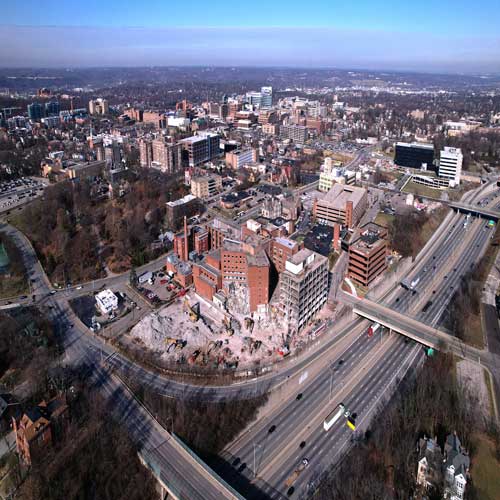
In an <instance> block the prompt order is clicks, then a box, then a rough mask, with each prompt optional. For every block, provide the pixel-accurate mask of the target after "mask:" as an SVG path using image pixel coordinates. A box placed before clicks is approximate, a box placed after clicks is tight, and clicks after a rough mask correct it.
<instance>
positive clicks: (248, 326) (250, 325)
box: [245, 318, 255, 333]
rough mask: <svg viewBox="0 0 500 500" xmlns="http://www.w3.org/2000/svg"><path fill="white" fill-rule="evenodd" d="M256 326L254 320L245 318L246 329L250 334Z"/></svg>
mask: <svg viewBox="0 0 500 500" xmlns="http://www.w3.org/2000/svg"><path fill="white" fill-rule="evenodd" d="M254 325H255V321H254V320H253V319H252V318H245V328H246V329H247V330H250V333H252V331H253V327H254Z"/></svg>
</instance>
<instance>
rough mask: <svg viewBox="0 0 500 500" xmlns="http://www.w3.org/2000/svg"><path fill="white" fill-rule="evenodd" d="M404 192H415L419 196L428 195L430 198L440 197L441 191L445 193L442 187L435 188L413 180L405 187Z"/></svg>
mask: <svg viewBox="0 0 500 500" xmlns="http://www.w3.org/2000/svg"><path fill="white" fill-rule="evenodd" d="M403 193H413V194H415V195H417V196H428V197H430V198H437V199H440V198H441V193H443V191H442V190H441V189H433V188H430V187H428V186H423V185H422V184H417V183H415V182H413V181H410V182H408V183H407V184H406V186H405V187H404V189H403Z"/></svg>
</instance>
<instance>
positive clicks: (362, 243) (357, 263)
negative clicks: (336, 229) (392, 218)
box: [347, 222, 387, 287]
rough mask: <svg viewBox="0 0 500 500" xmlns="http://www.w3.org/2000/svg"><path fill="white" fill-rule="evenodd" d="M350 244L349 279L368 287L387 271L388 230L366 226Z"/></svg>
mask: <svg viewBox="0 0 500 500" xmlns="http://www.w3.org/2000/svg"><path fill="white" fill-rule="evenodd" d="M359 231H360V232H359V235H356V234H355V235H354V238H353V240H352V241H350V242H349V263H348V268H347V275H348V276H349V278H351V279H353V280H354V281H356V282H358V283H360V284H361V285H363V286H365V287H367V286H369V285H370V284H371V283H372V282H373V280H375V278H376V277H377V276H379V275H380V274H382V273H383V272H384V271H385V270H386V269H387V229H386V228H385V227H382V226H379V225H378V224H375V223H374V222H369V223H368V224H365V225H364V226H363V227H361V228H360V230H359Z"/></svg>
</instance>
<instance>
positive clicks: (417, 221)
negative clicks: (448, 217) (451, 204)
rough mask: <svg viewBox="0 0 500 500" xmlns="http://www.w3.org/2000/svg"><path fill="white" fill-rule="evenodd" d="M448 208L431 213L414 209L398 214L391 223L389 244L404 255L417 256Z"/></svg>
mask: <svg viewBox="0 0 500 500" xmlns="http://www.w3.org/2000/svg"><path fill="white" fill-rule="evenodd" d="M445 214H446V209H444V208H443V209H440V210H435V211H434V212H432V213H431V214H428V213H426V212H418V211H416V210H412V211H410V212H408V213H406V214H404V215H396V216H395V217H394V219H393V220H392V221H391V223H390V224H389V228H388V229H389V244H390V247H391V248H392V249H393V250H395V251H396V252H398V253H400V254H401V255H402V256H403V257H415V256H416V255H417V254H418V252H419V251H420V250H421V249H422V248H423V247H424V245H425V244H426V243H427V239H428V238H429V237H430V235H432V233H433V232H434V231H435V230H436V229H437V228H438V226H439V224H441V222H442V221H443V219H444V216H445Z"/></svg>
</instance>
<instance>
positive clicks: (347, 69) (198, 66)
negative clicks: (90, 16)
mask: <svg viewBox="0 0 500 500" xmlns="http://www.w3.org/2000/svg"><path fill="white" fill-rule="evenodd" d="M168 68H183V69H188V68H193V69H203V68H210V69H233V68H234V69H277V70H287V69H289V70H294V71H299V70H304V71H345V72H360V73H370V72H371V73H388V74H396V75H433V76H439V75H442V76H465V77H479V78H496V77H500V70H499V71H497V72H486V71H475V72H465V71H462V72H453V71H438V70H436V71H429V70H428V71H425V70H417V69H415V70H410V69H408V70H405V69H395V68H383V67H381V68H363V67H347V66H345V67H343V66H290V65H281V66H280V65H275V64H273V65H271V64H269V65H266V64H263V65H256V64H241V65H236V64H227V65H224V64H148V65H144V64H143V65H139V64H129V65H123V64H121V65H116V66H113V65H107V66H92V65H75V66H63V65H60V66H56V65H54V66H35V65H30V66H2V65H0V71H8V70H13V71H26V70H35V71H41V70H70V71H73V70H82V71H83V70H92V69H94V70H96V69H97V70H106V69H114V70H116V69H168Z"/></svg>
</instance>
